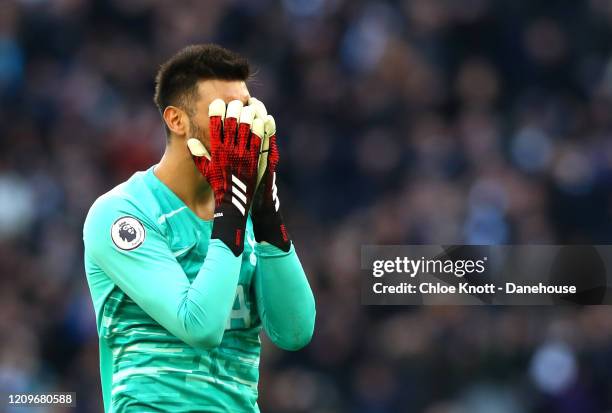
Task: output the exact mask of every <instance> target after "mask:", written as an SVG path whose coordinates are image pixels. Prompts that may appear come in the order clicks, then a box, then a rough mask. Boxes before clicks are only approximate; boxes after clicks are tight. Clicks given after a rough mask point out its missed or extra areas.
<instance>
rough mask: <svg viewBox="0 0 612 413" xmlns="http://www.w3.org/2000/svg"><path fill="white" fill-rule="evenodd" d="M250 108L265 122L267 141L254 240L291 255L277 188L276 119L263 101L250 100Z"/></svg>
mask: <svg viewBox="0 0 612 413" xmlns="http://www.w3.org/2000/svg"><path fill="white" fill-rule="evenodd" d="M249 106H251V107H253V109H254V110H255V116H256V119H263V120H264V137H263V141H262V144H261V154H260V156H259V162H258V173H257V178H258V180H257V183H258V186H257V190H256V193H255V199H254V201H253V207H252V210H251V216H252V218H253V230H254V231H255V240H256V241H257V242H267V243H269V244H272V245H274V246H276V247H278V248H280V249H281V250H283V251H285V252H288V251H289V249H290V248H291V240H290V238H289V233H288V232H287V228H286V227H285V224H284V222H283V217H282V215H281V212H280V200H279V198H278V189H277V187H276V169H277V166H278V161H279V153H278V146H277V144H276V123H275V122H274V118H273V117H272V116H271V115H268V113H267V111H266V108H265V106H264V104H263V103H262V102H261V101H259V100H257V99H255V98H251V99H249Z"/></svg>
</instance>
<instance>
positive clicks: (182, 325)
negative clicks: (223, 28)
mask: <svg viewBox="0 0 612 413" xmlns="http://www.w3.org/2000/svg"><path fill="white" fill-rule="evenodd" d="M249 71H250V69H249V66H248V63H247V62H246V60H245V59H244V58H242V57H240V56H238V55H236V54H234V53H232V52H230V51H228V50H225V49H223V48H221V47H218V46H214V45H200V46H190V47H187V48H185V49H183V50H181V51H180V52H179V53H177V54H176V55H175V56H174V57H172V58H171V59H170V60H169V61H168V62H166V63H165V64H163V65H162V66H161V68H160V70H159V72H158V74H157V78H156V90H155V102H156V104H157V106H158V108H159V110H160V112H161V114H162V117H163V120H164V123H165V127H166V134H167V143H166V150H165V152H164V155H163V157H162V159H161V160H160V162H159V163H158V164H157V165H155V166H152V167H151V168H149V169H148V170H146V171H143V172H137V173H135V174H134V175H133V176H132V177H131V178H130V179H128V180H127V181H126V182H124V183H122V184H121V185H119V186H117V187H116V188H114V189H112V190H111V191H110V192H108V193H106V194H104V195H102V196H101V197H100V198H98V200H96V202H95V203H94V204H93V206H92V207H91V209H90V211H89V214H88V216H87V219H86V221H85V225H84V230H83V239H84V242H85V269H86V273H87V281H88V283H89V288H90V291H91V295H92V299H93V303H94V308H95V312H96V322H97V327H98V334H99V337H100V342H99V344H100V372H101V381H102V393H103V399H104V410H105V412H139V413H141V412H176V413H178V412H195V411H199V412H257V411H259V409H258V407H257V383H258V377H259V370H258V368H259V357H260V350H261V344H260V338H259V333H260V331H261V330H262V328H263V329H264V330H265V332H266V333H267V335H268V336H269V337H270V339H271V340H272V342H274V343H275V344H276V345H277V346H279V347H281V348H283V349H286V350H297V349H300V348H301V347H303V346H305V345H306V344H307V343H308V342H309V341H310V338H311V336H312V333H313V328H314V319H315V305H314V298H313V295H312V292H311V290H310V287H309V285H308V281H307V279H306V276H305V274H304V271H303V269H302V266H301V264H300V262H299V260H298V257H297V255H296V252H295V249H294V247H293V244H292V242H291V240H290V237H289V233H288V232H287V229H286V228H285V225H284V224H283V220H282V217H281V214H280V201H279V198H278V192H277V188H276V167H277V165H278V161H279V156H278V147H277V143H276V126H275V124H274V119H273V118H272V117H271V116H269V115H267V113H266V109H265V107H264V105H263V104H262V103H261V102H260V101H257V100H255V99H252V98H251V97H250V96H249V92H248V90H247V87H246V84H245V81H246V80H247V78H248V76H249Z"/></svg>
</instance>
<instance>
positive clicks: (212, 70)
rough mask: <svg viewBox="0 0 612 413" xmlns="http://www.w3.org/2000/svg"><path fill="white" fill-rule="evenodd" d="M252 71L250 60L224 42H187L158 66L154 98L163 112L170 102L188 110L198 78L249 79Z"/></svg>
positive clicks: (193, 98)
mask: <svg viewBox="0 0 612 413" xmlns="http://www.w3.org/2000/svg"><path fill="white" fill-rule="evenodd" d="M250 72H251V69H250V67H249V63H248V62H247V60H246V59H245V58H244V57H242V56H240V55H238V54H237V53H234V52H231V51H229V50H227V49H224V48H223V47H221V46H217V45H215V44H200V45H192V46H187V47H185V48H183V49H181V50H180V51H179V52H178V53H176V54H175V55H174V56H172V57H171V58H170V59H169V60H168V61H166V62H165V63H164V64H162V65H161V67H160V68H159V71H158V72H157V76H156V77H155V96H154V98H153V100H154V101H155V105H157V108H158V109H159V111H160V113H163V111H164V109H166V107H167V106H170V105H173V106H177V107H180V108H181V109H183V110H185V111H187V112H189V111H191V109H192V107H191V105H192V104H193V102H194V101H195V100H196V98H197V84H198V81H200V80H207V79H220V80H247V79H248V77H249V74H250ZM166 131H167V132H168V130H167V128H166Z"/></svg>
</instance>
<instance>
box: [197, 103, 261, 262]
mask: <svg viewBox="0 0 612 413" xmlns="http://www.w3.org/2000/svg"><path fill="white" fill-rule="evenodd" d="M254 115H255V114H254V111H253V109H252V108H250V107H248V106H245V107H243V105H242V102H240V101H239V100H233V101H231V102H230V103H229V104H228V105H227V110H226V106H225V102H223V100H221V99H216V100H214V101H213V102H212V103H211V104H210V106H209V108H208V116H209V121H210V124H209V125H210V126H209V130H210V153H209V152H208V151H207V150H206V148H205V147H204V145H203V144H202V142H200V141H199V140H198V139H194V138H191V139H189V140H188V141H187V146H188V148H189V151H190V152H191V154H192V156H193V160H194V162H195V164H196V166H197V168H198V170H199V171H200V172H201V173H202V174H203V175H204V176H205V177H206V179H207V180H208V183H209V184H210V186H211V187H212V189H213V192H214V194H215V214H214V217H215V219H214V224H213V230H212V235H211V238H213V239H214V238H216V239H220V240H221V241H223V242H224V243H225V245H227V246H228V248H229V249H231V250H232V252H233V253H234V255H235V256H238V255H240V254H241V253H242V251H243V249H244V230H245V226H246V220H247V212H248V211H249V208H250V205H251V201H252V199H253V194H254V192H255V185H256V181H257V162H258V156H259V148H260V144H261V137H263V136H264V123H263V121H262V120H261V119H256V120H254Z"/></svg>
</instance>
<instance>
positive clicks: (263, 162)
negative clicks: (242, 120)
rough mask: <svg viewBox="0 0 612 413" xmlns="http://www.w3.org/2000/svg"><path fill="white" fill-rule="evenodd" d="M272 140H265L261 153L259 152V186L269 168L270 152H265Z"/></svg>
mask: <svg viewBox="0 0 612 413" xmlns="http://www.w3.org/2000/svg"><path fill="white" fill-rule="evenodd" d="M269 141H270V138H269V137H267V138H265V137H264V138H263V139H262V141H261V151H260V152H259V160H258V163H257V185H259V183H260V182H261V180H262V178H263V176H264V173H265V172H266V168H267V167H268V150H264V147H268V145H269Z"/></svg>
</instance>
